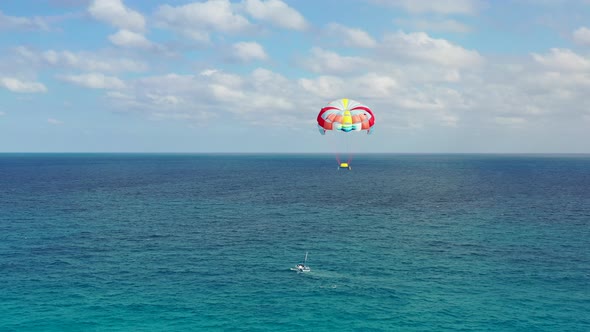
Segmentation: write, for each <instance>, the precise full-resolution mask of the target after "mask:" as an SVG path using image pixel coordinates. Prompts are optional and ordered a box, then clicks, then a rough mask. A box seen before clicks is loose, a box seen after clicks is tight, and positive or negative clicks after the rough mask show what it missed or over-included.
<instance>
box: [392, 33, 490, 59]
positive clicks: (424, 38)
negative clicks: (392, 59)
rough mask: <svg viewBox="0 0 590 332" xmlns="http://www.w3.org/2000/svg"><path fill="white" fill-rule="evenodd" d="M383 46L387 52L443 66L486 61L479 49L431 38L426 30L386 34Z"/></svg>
mask: <svg viewBox="0 0 590 332" xmlns="http://www.w3.org/2000/svg"><path fill="white" fill-rule="evenodd" d="M381 47H382V49H383V50H384V51H385V52H386V54H390V55H394V56H397V57H400V58H405V59H407V60H412V61H426V62H429V63H435V64H439V65H443V66H451V67H473V66H479V65H481V64H482V63H483V62H484V59H483V57H482V56H481V55H480V54H479V53H478V52H477V51H472V50H467V49H465V48H463V47H461V46H458V45H455V44H452V43H451V42H449V41H447V40H445V39H435V38H431V37H430V36H428V34H426V33H424V32H414V33H408V34H406V33H404V32H397V33H394V34H389V35H386V36H385V37H384V39H383V44H382V46H381Z"/></svg>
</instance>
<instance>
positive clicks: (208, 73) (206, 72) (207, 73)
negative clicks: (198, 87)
mask: <svg viewBox="0 0 590 332" xmlns="http://www.w3.org/2000/svg"><path fill="white" fill-rule="evenodd" d="M217 72H218V70H217V69H205V70H203V71H201V72H200V75H202V76H211V75H213V74H215V73H217Z"/></svg>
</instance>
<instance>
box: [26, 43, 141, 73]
mask: <svg viewBox="0 0 590 332" xmlns="http://www.w3.org/2000/svg"><path fill="white" fill-rule="evenodd" d="M16 53H17V54H18V55H19V56H20V57H21V58H22V59H24V60H27V61H30V62H32V63H36V64H43V65H49V66H52V67H65V68H73V69H80V70H84V71H100V72H142V71H145V70H147V65H146V64H145V63H144V62H143V61H137V60H132V59H128V58H121V57H115V56H112V55H100V54H95V53H90V52H71V51H55V50H47V51H44V52H37V51H33V50H31V49H29V48H26V47H22V46H20V47H17V48H16Z"/></svg>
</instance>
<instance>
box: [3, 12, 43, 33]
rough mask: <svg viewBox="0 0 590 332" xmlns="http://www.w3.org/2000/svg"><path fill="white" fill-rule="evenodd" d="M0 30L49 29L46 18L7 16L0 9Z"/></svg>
mask: <svg viewBox="0 0 590 332" xmlns="http://www.w3.org/2000/svg"><path fill="white" fill-rule="evenodd" d="M2 30H31V31H36V30H45V31H47V30H49V25H48V24H47V21H46V19H44V18H41V17H19V16H8V15H5V14H4V13H3V12H2V11H0V31H2Z"/></svg>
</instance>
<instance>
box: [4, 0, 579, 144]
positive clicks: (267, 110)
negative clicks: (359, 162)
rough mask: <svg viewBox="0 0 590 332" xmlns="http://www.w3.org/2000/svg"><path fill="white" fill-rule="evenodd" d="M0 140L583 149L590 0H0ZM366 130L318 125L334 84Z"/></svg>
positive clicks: (332, 95)
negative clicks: (363, 117) (369, 120)
mask: <svg viewBox="0 0 590 332" xmlns="http://www.w3.org/2000/svg"><path fill="white" fill-rule="evenodd" d="M0 36H1V38H0V50H1V51H0V152H204V153H209V152H239V153H242V152H243V153H249V152H281V153H292V152H293V153H300V152H303V153H317V152H319V153H323V152H330V151H334V150H339V149H341V146H342V144H344V143H343V142H346V144H348V145H347V149H351V150H353V151H358V152H371V153H372V152H386V153H590V130H589V129H590V0H567V1H566V0H503V1H491V0H490V1H486V0H440V1H427V0H424V1H420V0H314V1H308V0H232V1H230V0H207V1H204V0H200V1H185V0H182V1H181V0H4V1H2V2H0ZM339 98H350V99H354V100H357V101H359V102H361V103H363V104H365V105H367V106H369V107H370V108H371V109H372V110H373V113H374V114H375V130H374V133H373V134H371V135H366V134H365V132H351V133H346V134H345V133H333V132H329V133H327V135H325V136H322V135H320V133H319V131H318V129H317V123H316V117H317V114H318V112H319V110H320V109H321V108H322V107H323V106H325V105H326V104H328V103H329V102H330V101H332V100H335V99H339Z"/></svg>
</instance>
